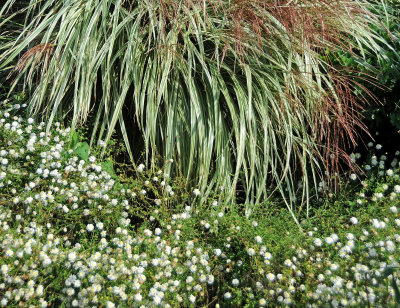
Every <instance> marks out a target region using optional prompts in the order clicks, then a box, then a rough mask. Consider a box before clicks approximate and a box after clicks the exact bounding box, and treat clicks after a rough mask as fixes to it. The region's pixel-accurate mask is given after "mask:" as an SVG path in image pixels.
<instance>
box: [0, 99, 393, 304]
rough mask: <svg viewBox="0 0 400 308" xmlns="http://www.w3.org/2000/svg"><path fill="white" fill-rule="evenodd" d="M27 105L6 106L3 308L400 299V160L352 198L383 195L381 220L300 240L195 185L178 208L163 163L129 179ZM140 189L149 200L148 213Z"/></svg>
mask: <svg viewBox="0 0 400 308" xmlns="http://www.w3.org/2000/svg"><path fill="white" fill-rule="evenodd" d="M20 107H21V108H23V107H25V106H24V105H23V106H20ZM19 109H20V108H15V106H10V107H9V108H8V109H3V110H1V111H0V187H1V189H0V253H1V258H0V306H4V307H13V306H26V307H30V306H32V307H50V306H60V305H61V304H64V305H65V306H67V307H191V306H193V307H195V306H205V305H213V306H216V307H218V306H227V307H229V306H244V305H246V304H248V305H249V306H255V307H258V306H260V307H265V306H267V307H276V306H304V307H321V306H333V307H344V306H354V307H362V306H363V307H366V306H373V307H386V306H387V305H388V304H390V303H391V301H392V300H393V296H394V289H393V288H392V287H391V286H390V284H389V287H388V283H387V282H385V281H384V280H383V276H382V275H383V273H384V272H385V270H386V269H387V268H389V267H396V266H398V263H397V260H399V247H398V245H400V244H399V242H400V235H399V233H400V232H399V229H400V219H399V213H398V210H397V206H396V203H390V202H387V201H388V200H389V201H394V200H395V199H396V198H397V195H398V193H400V180H399V179H398V176H397V172H398V164H397V161H396V162H395V163H394V164H393V163H392V164H391V168H390V169H387V170H386V171H384V173H383V174H382V175H380V176H379V179H380V181H381V182H378V184H373V183H372V182H368V183H366V185H363V186H362V191H360V192H359V193H358V194H357V195H356V200H362V202H358V201H354V202H355V204H357V205H358V206H362V205H365V206H367V205H368V204H372V203H374V202H375V203H376V204H379V206H380V207H379V208H377V210H376V214H377V216H376V217H375V216H374V217H371V218H366V217H365V216H363V217H356V216H355V215H350V216H349V217H347V218H346V220H343V228H342V229H340V230H336V231H335V232H330V233H326V232H324V230H318V228H314V229H311V230H305V232H304V235H303V234H300V233H299V235H296V236H297V237H298V238H300V239H301V240H299V241H297V242H296V241H293V242H291V235H290V234H286V233H285V234H286V238H285V237H282V236H280V237H273V235H274V234H275V233H276V232H277V231H275V230H271V226H270V224H269V223H268V221H267V220H266V219H264V217H252V218H251V219H245V218H244V217H242V216H238V215H237V214H235V213H233V212H230V211H229V207H225V206H224V204H223V202H217V201H216V200H210V201H209V204H210V205H211V206H210V207H208V208H207V210H202V209H199V208H198V207H197V205H196V204H197V203H196V202H195V201H196V200H197V199H198V198H197V197H198V196H200V194H201V192H200V190H199V189H197V188H194V189H192V190H191V191H190V192H189V193H188V196H189V197H188V198H187V199H185V201H182V204H180V205H179V206H176V207H175V208H174V209H170V206H169V202H170V201H169V200H172V199H170V198H177V197H178V196H177V195H179V194H178V193H176V192H177V190H176V189H175V186H174V183H173V181H172V179H170V178H169V177H168V175H167V173H165V172H164V171H163V170H160V171H157V172H156V173H154V174H151V175H148V178H146V176H147V174H149V173H147V172H148V171H147V170H146V167H145V166H144V165H139V166H138V168H137V171H138V177H139V179H141V180H142V182H143V185H140V187H136V188H127V187H125V186H123V185H122V184H121V182H120V181H119V180H118V178H115V177H114V176H111V175H110V174H109V173H108V172H107V171H105V170H103V169H104V168H103V166H102V164H101V162H100V159H98V158H96V157H95V156H94V155H92V153H90V154H89V156H88V158H87V159H83V157H79V156H78V155H77V154H76V153H74V152H73V150H72V149H69V147H68V144H69V136H70V130H69V129H68V128H62V125H60V124H59V123H55V125H54V126H53V127H52V128H51V129H50V133H49V134H47V133H46V124H45V123H44V122H41V123H37V122H36V121H35V120H34V119H31V118H28V119H25V118H23V117H21V116H19V115H18V113H16V110H19ZM99 145H100V146H101V147H103V146H104V144H103V143H101V144H99ZM378 148H380V147H376V149H378ZM374 157H375V158H374ZM358 158H359V155H354V157H353V156H352V159H354V161H356V160H357V159H358ZM385 160H386V159H385V157H380V158H379V162H378V158H377V156H373V157H372V158H371V161H370V162H369V163H370V164H371V166H373V167H370V168H369V169H368V170H369V171H368V172H373V171H374V168H376V169H377V170H376V174H379V171H383V170H385V168H386V166H385V163H381V162H382V161H383V162H385ZM375 161H376V163H375ZM169 162H170V163H172V162H173V161H172V160H170V161H169ZM381 165H383V166H384V168H380V166H381ZM393 165H395V166H393ZM365 169H367V168H365ZM389 170H391V171H390V172H388V171H389ZM352 179H353V180H354V182H356V181H355V180H356V179H360V180H361V178H358V177H357V176H352ZM374 183H375V182H374ZM156 188H157V189H156ZM378 194H379V195H378ZM136 200H139V201H140V200H141V201H140V202H145V201H148V203H146V206H147V205H148V206H149V208H147V209H142V210H143V211H144V212H145V214H144V216H143V217H142V219H138V217H140V216H139V214H137V215H136V211H139V209H140V208H139V207H138V205H137V204H138V202H137V201H136ZM140 202H139V203H140ZM146 210H147V212H146ZM282 243H291V244H290V245H287V246H285V247H281V246H279V245H281V244H282ZM397 277H398V276H397V275H396V274H392V275H390V276H389V277H388V279H389V280H390V281H392V280H396V281H397V282H398V278H397Z"/></svg>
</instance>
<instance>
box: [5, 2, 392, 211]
mask: <svg viewBox="0 0 400 308" xmlns="http://www.w3.org/2000/svg"><path fill="white" fill-rule="evenodd" d="M14 2H15V1H13V0H7V1H6V2H5V3H4V4H3V6H2V8H1V9H0V26H2V25H4V24H5V23H6V22H7V20H8V21H9V20H11V19H12V17H13V14H25V15H24V16H25V27H24V28H23V29H22V30H20V31H19V32H15V33H14V35H16V38H15V39H14V40H12V41H1V42H0V44H1V45H0V70H3V71H5V70H8V69H9V68H10V66H11V67H13V72H12V73H11V74H10V78H11V80H12V81H13V85H16V84H18V83H22V84H23V85H24V86H25V88H26V90H28V91H30V94H31V96H30V97H31V99H30V102H29V108H30V110H31V112H32V113H33V114H36V115H40V116H41V117H44V118H46V119H47V121H48V125H49V126H48V127H50V125H51V123H52V121H53V119H54V118H55V116H56V115H57V113H59V112H61V113H62V115H63V116H71V117H72V127H75V126H76V125H79V124H80V123H82V122H84V121H85V120H86V119H87V118H88V116H89V114H91V113H92V114H93V115H94V121H93V123H91V125H92V126H91V129H92V143H93V142H96V141H97V140H105V141H107V140H109V139H110V137H111V135H112V133H113V131H114V128H115V127H116V126H119V128H120V130H121V132H122V135H123V138H124V141H125V143H126V145H127V149H128V151H129V154H130V157H131V159H132V161H133V162H134V161H135V160H136V157H135V156H134V152H132V149H133V148H135V147H136V146H137V144H136V143H135V144H132V140H133V139H132V138H133V135H134V134H137V132H140V135H141V138H142V143H143V145H144V150H145V153H146V157H145V158H146V162H147V163H149V164H150V165H151V162H152V159H153V158H154V157H155V156H156V154H162V155H163V156H164V157H165V158H174V159H176V160H177V162H178V165H179V167H180V169H181V171H182V172H183V174H184V175H185V176H186V177H187V179H189V180H191V181H192V182H191V183H194V185H198V187H199V188H200V189H201V191H202V192H203V194H202V196H203V198H206V197H207V195H208V194H209V193H210V191H211V190H212V189H213V188H215V187H218V188H221V187H222V188H223V189H224V191H225V192H226V196H227V198H228V200H231V199H232V198H234V196H235V195H236V187H237V185H238V184H239V183H240V187H243V188H244V196H245V202H246V204H248V205H247V208H246V213H247V215H248V216H249V215H251V213H252V210H253V208H254V204H257V203H258V202H260V201H262V200H265V199H266V198H268V197H269V196H270V194H269V193H267V191H270V189H271V187H272V188H273V190H274V191H276V192H280V193H281V194H282V197H283V198H284V201H285V203H286V204H287V206H288V207H289V209H290V210H291V212H292V214H293V216H294V217H295V213H294V209H295V207H296V205H299V204H300V202H303V201H307V200H308V197H309V191H310V189H311V187H312V186H313V185H316V183H317V181H318V180H319V179H320V178H321V177H324V176H325V175H324V172H325V170H329V172H330V173H329V175H330V174H333V172H335V171H336V170H337V169H338V166H339V163H340V161H341V160H344V161H347V162H349V161H350V159H349V157H348V156H347V155H346V154H345V152H344V148H345V146H346V144H354V143H355V140H356V134H355V129H356V128H357V127H361V128H364V127H363V125H362V123H361V120H360V111H361V110H362V102H360V101H357V100H356V98H355V96H354V95H353V90H354V87H355V86H356V82H353V80H352V75H351V74H350V73H349V72H344V71H343V70H341V69H340V68H338V67H335V66H334V65H332V64H331V63H330V62H329V61H328V60H326V59H329V57H330V56H331V55H332V54H334V52H335V51H338V50H348V51H351V52H352V54H353V55H354V57H356V58H357V57H359V58H362V57H364V56H365V55H366V54H368V53H371V52H373V53H377V54H379V52H380V49H381V47H380V45H379V44H378V41H379V40H380V38H379V37H378V36H376V35H375V34H374V33H373V32H372V31H370V26H371V25H373V24H376V23H377V22H378V21H377V20H376V19H375V18H374V17H373V16H372V15H371V14H369V13H368V12H367V10H366V9H365V5H366V4H365V3H364V2H363V1H349V0H336V1H332V0H295V1H293V0H291V1H273V0H257V1H254V0H231V1H225V0H210V1H205V0H180V1H177V0H175V1H173V0H139V1H134V0H131V1H126V0H41V1H37V0H31V1H30V4H29V5H28V6H26V7H25V8H22V9H20V10H19V11H15V10H14V11H15V12H16V13H13V12H14V11H13V10H12V9H13V5H14ZM349 38H351V40H349ZM353 42H355V43H353ZM381 43H382V42H381ZM383 43H384V42H383ZM325 56H326V57H325ZM127 123H134V124H135V125H136V126H137V127H138V131H136V130H133V129H132V127H131V125H127ZM139 144H140V143H139ZM173 171H174V170H168V171H167V172H171V173H172V172H173ZM297 177H299V178H300V179H302V185H301V187H302V188H301V196H302V198H301V200H300V201H295V199H296V198H295V193H296V190H297V189H298V183H297ZM193 181H194V182H193Z"/></svg>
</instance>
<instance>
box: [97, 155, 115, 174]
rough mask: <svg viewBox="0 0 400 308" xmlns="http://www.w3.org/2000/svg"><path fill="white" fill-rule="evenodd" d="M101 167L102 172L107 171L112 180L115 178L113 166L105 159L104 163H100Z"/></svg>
mask: <svg viewBox="0 0 400 308" xmlns="http://www.w3.org/2000/svg"><path fill="white" fill-rule="evenodd" d="M101 167H102V168H103V170H104V171H107V172H108V173H109V174H110V175H111V177H112V178H116V175H115V172H114V168H113V164H112V162H111V161H110V160H109V159H107V160H106V161H104V162H102V163H101Z"/></svg>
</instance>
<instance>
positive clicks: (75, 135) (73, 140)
mask: <svg viewBox="0 0 400 308" xmlns="http://www.w3.org/2000/svg"><path fill="white" fill-rule="evenodd" d="M78 142H79V134H78V133H77V132H76V131H72V132H71V140H70V142H69V148H70V149H72V150H73V149H75V147H76V145H77V144H78Z"/></svg>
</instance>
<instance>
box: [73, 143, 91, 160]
mask: <svg viewBox="0 0 400 308" xmlns="http://www.w3.org/2000/svg"><path fill="white" fill-rule="evenodd" d="M72 153H75V154H77V155H78V156H79V157H80V158H81V159H83V160H84V161H86V162H87V161H88V158H89V145H88V144H87V142H81V143H79V144H78V146H77V148H76V149H75V150H74V151H73V152H72Z"/></svg>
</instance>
